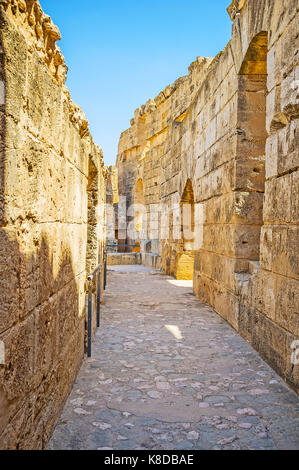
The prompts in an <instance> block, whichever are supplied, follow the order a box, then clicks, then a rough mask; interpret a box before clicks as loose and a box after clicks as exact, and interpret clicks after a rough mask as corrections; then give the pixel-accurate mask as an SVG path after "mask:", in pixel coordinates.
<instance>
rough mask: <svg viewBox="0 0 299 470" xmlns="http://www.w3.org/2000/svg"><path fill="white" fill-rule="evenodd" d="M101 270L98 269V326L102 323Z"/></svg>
mask: <svg viewBox="0 0 299 470" xmlns="http://www.w3.org/2000/svg"><path fill="white" fill-rule="evenodd" d="M100 310H101V270H99V271H98V287H97V327H98V328H99V326H100V323H101V313H100Z"/></svg>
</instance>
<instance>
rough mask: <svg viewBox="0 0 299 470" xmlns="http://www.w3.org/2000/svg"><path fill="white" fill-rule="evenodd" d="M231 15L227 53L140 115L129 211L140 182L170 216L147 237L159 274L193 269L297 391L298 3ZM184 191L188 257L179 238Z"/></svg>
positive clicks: (267, 2)
mask: <svg viewBox="0 0 299 470" xmlns="http://www.w3.org/2000/svg"><path fill="white" fill-rule="evenodd" d="M228 11H229V14H230V16H231V19H232V21H233V28H232V40H231V42H230V43H229V44H228V45H227V46H226V48H225V49H224V50H223V51H222V52H221V53H220V54H219V55H218V56H217V57H216V58H214V59H202V58H198V59H197V61H196V62H194V63H193V64H192V65H191V67H190V69H189V74H188V76H186V77H183V78H180V79H179V80H177V81H176V82H175V83H174V84H173V85H171V86H169V87H167V88H166V89H165V90H164V91H163V92H161V93H160V95H159V96H158V97H157V98H156V99H154V100H149V101H148V102H147V103H146V105H144V106H142V107H141V108H139V109H137V110H136V112H135V116H134V119H133V120H132V121H131V127H130V129H128V130H127V131H125V132H124V133H123V134H122V135H121V137H120V142H119V153H118V157H117V166H118V170H119V191H120V195H125V196H126V197H127V205H128V206H129V205H130V204H131V203H132V202H134V201H135V200H136V187H137V184H138V181H139V180H140V179H141V180H142V182H143V187H144V198H145V204H146V210H147V212H149V211H150V205H151V204H156V203H163V204H166V205H167V206H168V207H169V208H170V209H171V211H170V229H171V230H170V235H169V236H168V237H164V238H163V236H162V239H161V240H158V236H159V235H158V232H159V230H160V229H161V228H163V221H161V217H160V216H159V214H156V215H154V214H153V215H152V218H153V219H154V220H155V221H156V223H154V224H153V225H152V226H153V228H154V229H153V230H152V233H151V234H148V235H147V236H148V238H149V239H150V240H151V245H152V251H153V252H156V253H159V254H160V255H161V257H162V267H163V269H164V271H166V272H167V273H168V274H171V275H174V276H176V277H180V278H186V277H188V276H189V275H190V269H191V268H190V266H192V263H194V270H193V267H192V270H193V280H194V291H195V293H196V295H197V296H198V297H199V298H200V299H201V300H202V301H204V302H207V303H209V304H210V305H212V306H213V307H214V309H215V310H216V311H217V312H218V313H219V314H220V315H221V316H223V317H224V318H225V319H226V320H227V321H228V322H229V323H230V324H231V325H232V326H233V327H234V328H235V329H236V330H237V331H239V332H240V333H241V334H242V335H243V336H244V337H245V338H246V339H248V340H249V341H250V342H251V343H252V344H253V345H254V347H255V348H256V349H257V350H258V351H259V352H260V354H261V355H262V356H263V357H264V358H265V359H266V360H267V361H268V362H269V363H270V364H271V365H272V366H273V367H274V368H275V369H276V370H277V371H278V372H279V373H280V375H281V376H282V377H284V378H285V379H286V380H287V382H288V383H289V384H290V385H291V386H292V387H293V388H294V389H296V390H297V391H298V387H299V377H298V365H295V364H292V362H291V356H292V348H291V345H292V344H293V341H294V340H298V339H299V317H298V248H299V247H298V244H299V243H298V78H299V76H298V70H299V69H298V50H299V49H298V42H299V38H298V6H297V2H296V1H295V0H283V1H282V0H248V1H246V0H242V1H240V0H238V1H237V0H235V1H233V3H232V4H231V5H230V7H229V9H228ZM188 188H190V189H188ZM186 194H188V198H187V199H188V201H189V203H190V205H191V206H192V205H193V204H194V205H195V206H196V207H197V213H195V214H194V217H195V237H196V242H197V245H195V246H196V248H194V247H193V250H192V249H188V248H190V247H188V246H186V244H185V243H184V239H183V238H178V237H176V236H174V235H173V233H174V232H175V230H177V231H178V230H179V231H180V228H181V227H180V225H181V220H180V217H179V215H180V214H179V212H178V211H179V210H180V209H179V207H180V205H181V204H182V203H183V202H184V200H185V197H186V196H185V195H186ZM129 219H130V218H128V220H129ZM155 228H156V229H157V230H155Z"/></svg>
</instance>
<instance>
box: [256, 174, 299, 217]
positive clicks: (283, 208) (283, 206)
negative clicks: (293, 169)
mask: <svg viewBox="0 0 299 470" xmlns="http://www.w3.org/2000/svg"><path fill="white" fill-rule="evenodd" d="M291 186H292V175H284V176H281V177H280V178H276V179H274V180H270V181H267V182H266V185H265V201H264V221H265V222H267V223H270V224H276V223H284V222H285V223H289V222H290V220H291V205H292V204H296V203H295V202H293V201H292V202H291V191H290V187H291Z"/></svg>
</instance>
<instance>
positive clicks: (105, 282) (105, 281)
mask: <svg viewBox="0 0 299 470" xmlns="http://www.w3.org/2000/svg"><path fill="white" fill-rule="evenodd" d="M106 286H107V254H106V253H105V255H104V290H106Z"/></svg>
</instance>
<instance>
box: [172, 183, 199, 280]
mask: <svg viewBox="0 0 299 470" xmlns="http://www.w3.org/2000/svg"><path fill="white" fill-rule="evenodd" d="M194 212H195V204H194V192H193V186H192V182H191V180H190V179H188V180H187V182H186V185H185V189H184V191H183V194H182V197H181V201H180V214H181V252H180V254H179V257H178V262H177V275H176V278H177V279H178V280H189V281H191V280H193V272H194V242H195V239H194V231H195V214H194Z"/></svg>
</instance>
